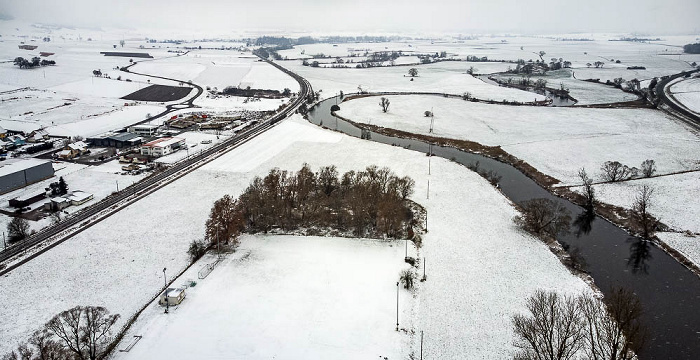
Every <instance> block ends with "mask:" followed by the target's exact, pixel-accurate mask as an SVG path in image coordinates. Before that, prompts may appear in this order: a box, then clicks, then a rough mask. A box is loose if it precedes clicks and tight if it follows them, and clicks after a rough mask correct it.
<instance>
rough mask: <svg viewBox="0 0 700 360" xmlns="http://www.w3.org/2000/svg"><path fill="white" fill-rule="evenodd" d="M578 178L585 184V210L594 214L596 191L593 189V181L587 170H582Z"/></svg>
mask: <svg viewBox="0 0 700 360" xmlns="http://www.w3.org/2000/svg"><path fill="white" fill-rule="evenodd" d="M578 177H579V178H580V179H581V182H582V183H583V198H584V200H585V204H584V208H585V209H586V211H587V212H589V213H592V212H594V210H595V189H594V188H593V180H592V179H591V178H590V177H588V174H587V173H586V169H585V168H581V170H579V171H578Z"/></svg>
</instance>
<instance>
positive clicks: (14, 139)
mask: <svg viewBox="0 0 700 360" xmlns="http://www.w3.org/2000/svg"><path fill="white" fill-rule="evenodd" d="M5 142H7V143H9V145H8V146H9V147H10V148H16V147H18V146H22V145H24V144H26V143H27V141H26V139H25V138H24V136H22V135H19V134H17V135H10V136H8V137H6V138H5Z"/></svg>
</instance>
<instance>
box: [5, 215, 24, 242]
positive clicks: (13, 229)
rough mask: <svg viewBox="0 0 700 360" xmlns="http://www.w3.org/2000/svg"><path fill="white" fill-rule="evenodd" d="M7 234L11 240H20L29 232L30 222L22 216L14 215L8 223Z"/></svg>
mask: <svg viewBox="0 0 700 360" xmlns="http://www.w3.org/2000/svg"><path fill="white" fill-rule="evenodd" d="M7 234H8V236H9V237H10V241H19V240H22V239H24V238H26V237H27V235H28V234H29V222H28V221H27V220H25V219H23V218H21V217H14V218H12V220H11V221H10V222H9V223H8V224H7Z"/></svg>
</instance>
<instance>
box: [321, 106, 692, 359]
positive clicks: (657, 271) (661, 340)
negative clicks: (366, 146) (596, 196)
mask: <svg viewBox="0 0 700 360" xmlns="http://www.w3.org/2000/svg"><path fill="white" fill-rule="evenodd" d="M335 101H336V99H335V98H331V99H327V100H325V101H323V102H321V103H319V104H318V105H316V106H315V107H314V108H312V109H311V110H310V112H309V121H311V122H312V123H314V124H316V125H324V126H326V127H329V128H331V129H336V130H338V131H340V132H343V133H345V134H348V135H350V136H354V137H362V138H366V139H368V140H372V141H375V142H379V143H383V144H389V145H392V144H395V145H398V146H402V147H404V148H409V149H411V150H414V151H419V152H423V153H428V151H429V149H430V145H429V144H428V143H425V142H422V141H417V140H408V139H401V138H396V137H390V136H385V135H380V134H377V133H374V132H369V131H363V130H361V129H359V128H357V127H355V126H354V125H352V124H350V123H348V122H346V121H343V120H341V119H338V118H336V117H334V116H333V115H331V113H330V107H331V105H333V104H335ZM341 106H342V104H341ZM494 106H499V105H494ZM432 153H433V154H434V156H439V157H442V158H445V159H451V160H454V161H456V162H458V163H460V164H463V165H468V164H473V163H476V162H477V161H478V162H479V168H480V169H484V170H486V171H488V170H493V171H495V172H497V173H498V174H499V175H501V176H502V179H501V181H500V183H499V184H500V187H501V190H502V191H503V193H504V194H505V196H507V197H508V198H509V199H510V200H511V201H513V202H515V203H520V202H522V201H525V200H530V199H535V198H547V199H550V200H554V201H557V202H559V203H561V204H563V205H564V206H566V208H567V209H569V211H571V213H572V214H573V217H574V219H575V220H574V222H573V225H572V229H571V232H570V233H569V234H568V235H564V236H561V237H559V241H560V242H561V243H562V244H563V245H564V246H568V247H570V250H572V249H574V248H578V250H579V253H580V255H581V256H582V257H583V259H584V260H585V263H586V265H587V267H586V269H587V270H588V272H589V273H590V275H591V276H592V277H593V279H594V280H595V283H596V285H597V286H598V287H599V288H600V289H601V290H602V291H603V293H604V294H607V293H608V292H609V290H610V289H611V287H613V286H618V287H625V288H628V289H630V290H632V291H633V292H634V293H635V294H636V295H637V296H638V297H639V300H640V301H641V303H642V305H643V307H644V311H645V313H644V315H643V321H644V323H645V325H646V326H647V330H648V339H647V343H646V346H645V348H644V350H643V351H642V352H640V354H639V356H640V358H642V359H698V358H700V278H698V276H696V275H695V274H693V273H692V272H691V271H690V270H688V269H687V268H685V267H684V266H683V265H681V264H680V263H678V262H677V261H676V260H674V259H673V258H672V257H671V256H669V255H668V254H666V253H665V252H664V251H663V250H661V249H659V248H658V247H656V246H655V245H653V244H652V243H649V242H645V241H642V240H641V239H639V238H637V237H634V236H631V235H629V234H628V233H626V232H625V231H624V230H622V229H620V228H618V227H617V226H615V225H612V224H611V223H609V222H608V221H606V220H605V219H602V218H600V217H598V216H595V217H593V218H590V217H586V216H583V214H584V210H583V208H581V207H579V206H578V205H575V204H573V203H571V202H569V201H567V200H565V199H561V198H559V197H556V196H554V195H552V194H550V193H549V192H548V191H547V190H545V189H544V188H542V187H540V186H539V185H538V184H537V183H535V182H534V181H533V180H532V179H530V178H528V177H527V176H525V175H524V174H522V173H521V172H520V171H518V170H517V169H515V168H514V167H512V166H510V165H507V164H504V163H501V162H498V161H496V160H493V159H490V158H487V157H484V156H481V155H475V154H471V153H467V152H464V151H460V150H457V149H453V148H449V147H439V146H432ZM577 215H578V216H577Z"/></svg>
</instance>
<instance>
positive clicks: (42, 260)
mask: <svg viewBox="0 0 700 360" xmlns="http://www.w3.org/2000/svg"><path fill="white" fill-rule="evenodd" d="M425 161H426V160H425V156H424V155H422V154H419V153H414V152H411V151H408V150H403V149H400V148H395V147H390V146H385V145H381V144H375V143H370V142H364V141H362V140H359V139H354V138H350V137H347V136H343V135H340V134H337V133H334V132H331V131H327V130H322V129H320V128H317V127H315V126H313V125H311V124H308V123H306V122H304V121H303V120H300V119H293V120H287V121H285V122H283V123H281V124H280V125H278V126H277V127H275V128H273V129H271V130H269V131H268V132H266V133H265V134H263V135H261V136H260V137H258V138H256V139H254V140H252V141H251V142H249V143H247V144H245V145H243V146H241V147H240V148H238V149H236V150H234V151H231V152H229V153H227V154H226V155H224V156H223V157H222V158H220V159H218V160H216V161H214V162H212V163H210V164H208V165H206V166H204V167H202V168H200V169H199V170H197V171H195V172H194V173H192V174H190V175H188V176H186V177H184V178H182V179H180V180H178V181H176V182H174V183H172V184H170V185H169V186H167V187H166V188H164V189H162V190H160V191H157V192H155V193H153V194H151V195H149V196H148V197H147V198H145V199H143V200H141V201H139V202H137V203H135V204H133V205H131V206H129V207H128V208H126V209H125V210H122V211H121V212H119V213H117V214H115V215H113V216H111V217H109V218H107V219H105V220H104V221H102V222H100V223H98V224H96V225H95V226H93V227H92V228H90V229H88V230H86V231H84V232H83V233H81V234H78V235H77V236H75V237H74V238H72V239H70V240H68V241H66V242H64V243H63V244H61V245H58V246H57V247H56V248H54V249H52V250H51V251H49V252H48V253H46V254H43V255H41V256H39V257H38V258H36V259H34V260H32V261H31V262H29V263H27V264H25V265H23V266H22V267H21V268H19V269H17V270H15V271H13V272H11V273H9V274H8V275H7V276H4V277H2V278H0V286H1V287H2V288H3V289H7V290H6V291H3V292H2V293H0V303H3V307H2V308H0V317H1V318H3V322H2V328H0V336H1V337H2V338H3V339H6V341H3V342H2V344H1V345H0V352H6V351H7V350H9V349H10V348H11V347H12V346H13V345H14V344H16V343H17V342H18V341H20V340H22V339H25V338H26V337H27V336H28V334H29V333H30V332H31V331H33V330H35V329H37V328H39V327H40V326H41V325H42V324H43V323H44V322H45V321H46V320H48V319H49V318H50V317H51V316H52V315H54V314H56V313H58V312H59V311H61V310H64V309H67V308H69V307H71V306H74V305H77V304H91V305H103V306H106V307H107V308H108V309H109V310H110V311H112V312H113V313H120V314H122V315H123V316H124V318H123V319H122V321H121V322H120V324H123V321H124V319H126V318H128V317H129V316H130V315H131V314H132V313H134V312H135V311H136V310H137V309H138V308H139V307H140V306H142V305H143V304H144V303H145V302H147V301H148V299H149V298H150V296H152V295H153V294H155V293H157V292H158V289H160V287H161V286H162V282H163V274H162V269H163V268H164V267H166V268H168V275H169V276H172V275H173V274H174V273H176V272H178V271H179V269H183V268H184V267H185V266H186V264H187V255H186V253H185V252H186V249H187V247H188V244H189V242H190V241H191V240H193V239H197V238H201V237H202V234H203V227H204V222H205V219H206V217H207V215H208V213H209V209H210V206H211V204H212V202H213V201H214V200H216V199H218V198H219V197H221V196H222V195H223V194H226V193H228V194H231V195H233V196H237V195H238V194H239V193H240V192H241V191H243V190H244V188H245V187H246V186H247V185H248V183H249V182H250V180H251V179H252V178H253V176H255V175H262V174H264V173H266V172H267V171H268V170H269V169H270V168H273V167H281V168H283V169H289V170H296V169H298V168H300V167H301V165H302V164H303V163H304V162H307V163H309V164H310V165H311V167H312V168H314V169H316V168H318V167H320V166H323V165H328V164H335V165H337V166H338V170H339V171H340V172H344V171H347V170H351V169H353V170H357V169H361V168H364V167H365V166H367V165H370V164H376V165H378V166H390V167H391V168H392V170H394V171H395V172H396V173H397V174H398V175H400V176H403V175H409V176H411V177H413V178H414V179H415V180H416V192H415V194H416V195H415V196H414V199H415V200H416V201H419V202H420V203H421V204H424V205H425V206H426V208H427V210H428V214H429V215H428V216H429V219H430V225H429V230H430V232H429V233H428V234H426V235H425V237H424V247H423V249H422V250H421V256H422V257H424V258H426V259H427V262H428V267H427V269H428V271H427V276H428V281H427V282H426V283H423V284H421V285H420V288H419V289H418V292H417V294H418V295H417V298H416V307H415V310H412V311H415V313H413V314H412V315H410V316H413V317H414V319H415V324H416V325H415V328H414V329H413V330H415V331H420V330H423V331H425V333H426V341H425V347H424V348H425V353H426V354H430V355H431V357H434V358H460V357H461V356H462V355H463V354H464V353H465V349H469V351H470V353H475V354H478V355H479V356H478V357H484V356H485V357H503V356H504V355H506V354H509V353H510V352H511V351H512V349H513V348H512V338H511V330H510V315H511V314H512V313H514V312H516V311H521V310H522V309H524V302H525V299H526V297H527V296H529V295H530V294H531V293H532V292H533V291H534V290H535V289H537V288H548V289H558V290H561V291H565V292H573V291H575V292H578V291H582V290H584V289H586V288H587V286H586V285H585V284H584V283H583V281H581V280H579V279H578V278H576V277H574V276H572V275H570V274H569V272H568V271H567V270H566V269H565V268H564V267H563V266H562V265H561V264H560V263H559V261H558V260H557V258H556V257H555V256H554V255H553V254H551V253H550V251H549V250H548V249H547V247H546V246H545V245H544V244H542V243H541V242H539V241H538V240H535V239H533V238H532V237H530V236H528V235H526V234H524V233H523V232H521V231H519V230H518V229H517V228H516V227H515V225H513V223H512V220H511V219H512V217H513V216H514V215H515V214H516V212H515V210H514V208H513V207H512V205H511V204H510V203H509V201H508V200H506V199H505V198H504V197H503V196H502V195H501V194H500V193H499V192H498V191H496V190H495V189H493V188H492V187H491V186H490V185H489V184H488V183H487V182H486V181H484V180H483V179H482V178H481V177H479V176H478V175H476V174H474V173H472V172H471V171H469V170H467V169H466V168H464V167H462V166H460V165H457V164H455V163H452V162H449V161H446V160H441V159H435V160H434V161H433V169H434V170H433V175H432V178H431V179H430V180H431V184H430V191H431V196H430V200H425V199H424V195H423V194H425V193H426V191H427V180H428V175H427V174H426V169H425V166H426V165H425ZM436 174H441V176H439V177H438V176H436ZM467 184H468V186H467ZM477 208H478V209H479V211H478V212H477V211H475V212H471V211H465V209H467V210H468V209H477ZM155 224H157V226H154V225H155ZM115 229H118V230H116V231H115ZM329 240H332V239H329ZM251 241H275V240H274V239H271V240H261V239H260V238H256V237H251V238H249V237H246V238H245V239H244V240H243V244H242V245H241V246H242V248H247V247H248V248H252V247H254V244H252V243H251ZM260 246H262V245H260ZM274 249H275V248H274V247H273V248H272V249H270V250H269V251H271V252H274V251H275V250H274ZM399 249H400V247H399ZM378 251H379V253H382V252H385V251H389V252H391V250H390V249H384V250H378ZM261 253H262V254H264V252H261ZM330 254H331V255H329V256H331V257H332V252H330ZM270 256H271V258H261V259H259V260H258V259H256V260H255V261H256V262H255V263H253V264H252V265H250V266H251V267H252V268H251V270H253V269H255V267H256V266H258V265H257V264H260V265H259V266H263V267H265V268H269V266H271V265H270V264H268V263H266V261H272V262H273V263H274V261H273V259H274V257H273V255H270ZM258 261H259V263H258ZM504 264H507V265H504ZM300 266H301V265H300ZM387 266H388V265H387ZM224 269H227V267H224V268H220V269H217V270H215V271H214V273H212V275H210V277H209V278H208V279H206V280H205V282H206V281H210V282H212V283H214V284H212V285H210V286H212V287H211V288H210V289H214V288H215V287H217V286H219V285H217V284H221V283H224V282H225V283H231V282H230V281H235V283H239V284H241V283H242V282H244V281H246V280H245V279H244V278H237V276H239V275H238V274H237V272H236V271H233V272H225V271H222V270H224ZM232 269H234V268H232ZM275 269H277V270H275V271H284V270H285V269H283V268H277V267H275ZM348 269H349V270H348V271H354V270H351V269H350V268H348ZM391 269H392V270H389V271H390V272H391V273H390V274H388V275H387V274H383V273H382V274H376V275H373V276H376V277H384V276H388V278H390V277H391V276H394V278H396V276H397V274H396V273H395V270H393V269H394V268H393V267H391ZM305 271H306V270H305ZM253 274H254V279H255V282H258V281H257V280H258V279H259V278H260V276H264V274H261V273H258V272H254V273H253ZM269 276H277V275H274V274H270V275H269ZM343 276H350V275H348V274H345V275H343ZM229 277H233V278H234V279H235V280H229ZM58 284H60V286H56V285H58ZM460 284H462V285H463V284H468V285H469V286H462V285H460ZM202 285H203V286H205V284H202ZM206 286H209V285H206ZM387 286H389V287H391V290H386V291H393V290H394V289H395V288H394V287H395V285H394V283H391V284H388V285H387ZM86 289H90V290H89V291H86ZM202 291H203V292H205V291H208V290H207V288H206V287H205V288H204V289H203V290H202ZM256 291H260V292H263V291H264V287H263V286H262V285H256V286H255V287H254V288H253V289H251V292H252V293H251V294H250V295H249V296H252V294H255V292H256ZM215 293H216V292H215ZM353 293H354V292H348V293H347V295H346V296H347V297H346V299H347V300H348V301H351V300H352V301H359V302H360V303H361V302H362V301H368V300H367V297H361V298H358V297H354V296H355V295H353ZM214 295H217V296H218V294H214ZM214 295H212V296H214ZM282 295H284V294H282ZM275 296H280V294H279V293H278V292H277V290H276V289H271V290H270V292H269V297H275ZM370 298H371V297H370ZM256 299H258V298H256ZM356 299H357V300H356ZM190 300H192V301H191V302H189V303H188V302H187V301H186V302H185V304H183V309H182V313H181V314H183V315H187V314H190V315H191V316H195V317H196V316H199V315H198V314H197V313H196V312H194V309H193V310H192V311H193V312H191V313H190V312H188V311H185V306H188V305H190V304H196V303H197V301H199V300H201V301H205V302H209V301H210V300H209V299H207V297H200V299H197V298H195V297H193V298H192V299H190ZM229 300H230V299H228V298H216V297H215V298H213V299H211V301H213V302H215V303H226V302H227V301H229ZM326 300H327V298H316V299H314V301H316V302H318V304H322V302H323V301H326ZM256 301H259V300H256ZM248 304H249V303H248ZM286 305H289V306H292V305H293V304H291V303H287V304H286ZM247 306H250V305H247ZM261 306H262V305H261ZM378 306H379V305H378ZM381 306H385V305H381ZM261 308H262V307H261ZM261 308H258V309H261ZM291 309H292V308H286V309H285V310H291ZM318 309H320V307H318ZM178 311H179V310H178ZM245 311H247V308H241V309H236V312H240V313H244V312H245ZM319 311H321V310H319ZM157 313H158V311H151V312H148V313H146V314H153V315H154V316H156V315H157ZM176 313H177V312H176ZM277 314H279V316H280V317H282V318H281V319H280V320H279V321H280V322H281V323H285V322H287V321H289V319H288V318H284V316H294V314H293V313H290V312H289V311H281V312H279V313H277ZM140 321H144V322H146V323H150V322H151V321H155V320H153V319H152V318H151V317H150V316H144V318H142V319H141V320H140ZM140 321H139V323H137V325H136V326H140ZM183 321H195V320H194V319H189V320H183ZM183 324H185V323H184V322H183V323H181V324H180V325H178V324H177V323H174V324H173V326H174V327H173V331H176V330H175V329H177V328H178V327H179V326H182V325H183ZM218 324H220V325H221V327H220V328H218V327H217V328H216V329H211V330H212V331H213V332H214V333H215V334H231V332H230V331H233V330H235V328H230V327H227V326H228V324H229V323H228V322H226V321H222V322H219V323H218ZM236 326H242V327H243V328H244V329H246V331H247V332H248V333H249V332H251V331H255V329H256V327H255V325H254V324H250V326H249V327H248V326H246V325H245V324H243V325H241V324H240V323H239V324H238V325H236ZM329 326H331V325H329ZM353 326H354V329H357V328H360V327H363V326H369V327H371V326H372V324H365V323H363V322H361V321H358V322H357V323H356V324H354V325H353ZM389 326H391V324H389ZM304 331H313V330H310V329H294V332H300V333H303V332H304ZM338 331H340V329H339V330H338ZM368 331H369V330H368ZM477 332H478V335H477ZM244 333H246V332H244ZM271 334H278V333H277V332H272V330H270V332H268V333H266V334H263V335H260V336H266V335H271ZM144 335H146V336H149V335H148V334H144ZM287 335H288V336H291V335H290V334H289V333H285V337H284V338H281V339H278V340H277V341H278V342H279V343H284V342H285V341H286V339H287V337H286V336H287ZM358 336H359V335H358ZM387 336H389V335H388V334H387ZM258 339H260V337H258ZM362 339H368V337H367V336H365V335H362V338H358V341H364V340H362ZM445 339H447V340H445ZM353 340H355V338H352V339H349V340H348V341H353ZM144 341H146V338H144ZM237 341H238V340H237ZM241 341H246V340H241ZM299 341H300V343H298V344H297V345H298V347H299V348H311V349H318V351H323V350H322V349H323V348H326V347H327V345H325V344H324V343H323V342H314V341H313V339H309V338H304V339H299ZM178 342H183V343H188V342H189V344H191V346H192V348H194V347H197V346H198V344H199V343H200V340H198V337H196V336H190V337H186V338H180V339H178ZM350 343H351V342H350ZM144 344H146V343H145V342H144ZM249 344H253V345H254V344H255V342H254V340H251V341H250V342H249ZM411 344H412V345H411V346H412V348H411V349H406V348H403V349H402V351H404V352H405V353H404V355H406V354H407V353H408V352H409V351H411V350H414V351H415V350H416V346H417V345H416V342H415V338H414V339H412V340H411ZM368 346H369V345H368ZM377 346H379V345H377ZM381 346H386V347H382V350H383V351H385V353H391V352H392V351H394V350H392V349H394V346H395V345H394V344H393V343H392V344H381ZM372 348H378V347H372ZM135 349H138V345H137V348H135ZM217 349H218V351H220V353H229V352H230V351H231V349H230V348H227V347H225V348H217ZM280 349H283V348H280ZM134 351H136V350H134ZM207 351H209V350H207ZM212 351H214V350H212ZM266 355H269V353H262V355H261V356H262V357H265V356H266ZM281 355H283V354H280V356H281ZM378 355H379V354H378ZM378 355H377V356H378ZM482 355H483V356H482Z"/></svg>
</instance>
